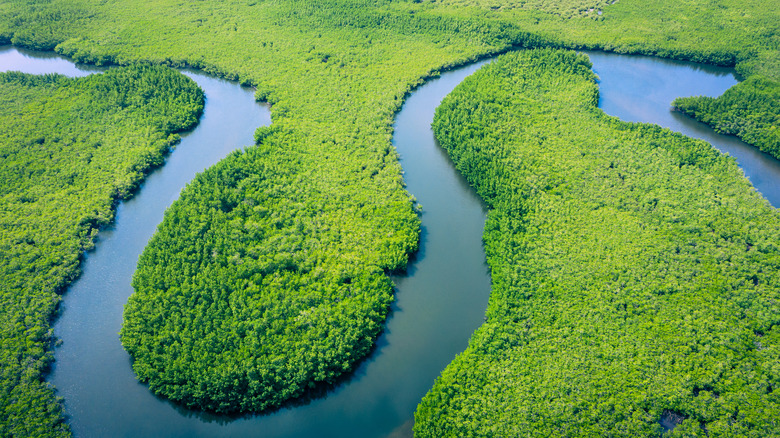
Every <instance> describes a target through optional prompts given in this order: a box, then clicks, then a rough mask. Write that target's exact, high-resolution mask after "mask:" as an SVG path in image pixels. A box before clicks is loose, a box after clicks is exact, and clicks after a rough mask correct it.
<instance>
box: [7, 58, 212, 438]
mask: <svg viewBox="0 0 780 438" xmlns="http://www.w3.org/2000/svg"><path fill="white" fill-rule="evenodd" d="M203 103H204V97H203V92H202V91H201V90H200V88H198V86H197V85H196V84H195V83H194V82H193V81H192V80H190V79H189V78H187V77H186V76H184V75H182V74H180V73H178V72H176V71H175V70H172V69H170V68H167V67H161V66H149V65H146V66H144V65H138V66H133V67H123V68H117V69H112V70H110V71H108V72H106V73H105V74H98V75H90V76H88V77H85V78H78V79H71V78H67V77H64V76H60V75H42V76H36V75H27V74H22V73H18V72H9V73H0V126H2V131H3V136H2V138H0V154H2V158H3V164H2V166H0V197H1V198H0V199H2V201H0V202H1V204H0V205H2V208H0V248H1V249H0V251H1V252H2V254H3V262H2V263H0V309H2V311H1V312H0V339H2V344H0V345H2V348H0V373H1V374H0V376H1V377H2V378H1V379H0V401H2V404H1V405H0V435H1V436H68V435H69V431H68V427H67V425H66V424H65V423H64V422H63V418H62V412H61V411H62V407H61V405H60V403H58V402H57V401H56V400H55V398H54V391H53V388H52V387H51V385H49V384H48V383H46V382H44V381H43V380H42V374H43V373H44V372H45V371H46V370H47V368H48V367H49V365H50V364H51V361H52V350H51V342H52V332H51V328H50V319H51V318H52V317H53V315H54V314H55V310H56V308H57V305H58V303H59V301H60V293H61V292H62V291H63V290H64V288H65V287H66V286H67V285H68V284H69V283H70V282H71V281H72V280H73V279H75V278H76V277H78V275H79V273H80V271H79V264H80V261H81V255H82V253H83V252H84V251H85V250H89V249H91V248H92V247H93V246H94V240H95V236H96V235H97V231H98V229H99V228H100V227H102V226H105V225H107V224H108V223H110V222H111V221H112V219H113V216H114V207H115V205H116V202H117V200H119V199H126V198H128V197H129V196H132V193H133V190H134V188H135V187H136V186H137V185H138V183H139V182H140V181H141V180H142V179H143V177H144V174H145V173H146V172H148V171H149V170H150V169H152V168H154V167H156V166H159V165H161V164H162V163H163V161H164V158H165V155H166V153H167V152H168V150H169V149H170V148H171V146H173V145H175V144H176V143H177V141H178V139H179V137H178V134H176V132H178V131H182V130H184V129H187V128H190V127H192V126H194V125H195V124H196V123H197V121H198V118H199V117H200V113H201V111H202V109H203Z"/></svg>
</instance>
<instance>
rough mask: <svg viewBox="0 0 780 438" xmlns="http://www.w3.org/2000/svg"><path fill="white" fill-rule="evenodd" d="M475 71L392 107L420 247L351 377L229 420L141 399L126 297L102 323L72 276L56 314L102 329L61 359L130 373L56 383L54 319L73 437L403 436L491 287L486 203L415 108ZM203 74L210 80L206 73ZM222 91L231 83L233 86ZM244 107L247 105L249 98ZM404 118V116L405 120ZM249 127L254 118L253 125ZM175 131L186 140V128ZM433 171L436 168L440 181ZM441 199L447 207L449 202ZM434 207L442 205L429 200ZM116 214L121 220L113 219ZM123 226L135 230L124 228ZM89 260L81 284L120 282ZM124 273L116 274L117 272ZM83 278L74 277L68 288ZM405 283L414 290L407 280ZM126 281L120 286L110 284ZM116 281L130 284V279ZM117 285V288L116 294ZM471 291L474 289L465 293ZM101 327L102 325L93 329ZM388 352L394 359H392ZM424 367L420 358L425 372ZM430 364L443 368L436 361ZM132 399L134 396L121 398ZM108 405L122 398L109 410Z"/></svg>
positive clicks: (430, 104) (106, 303)
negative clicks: (91, 391)
mask: <svg viewBox="0 0 780 438" xmlns="http://www.w3.org/2000/svg"><path fill="white" fill-rule="evenodd" d="M476 68H477V67H476V66H475V65H470V66H466V67H460V68H457V69H455V70H449V71H446V72H444V73H442V74H441V75H440V76H439V77H438V78H436V79H432V80H429V81H426V82H425V83H424V84H423V85H421V86H419V87H417V88H415V89H414V90H412V91H411V92H410V93H409V95H408V96H407V99H406V101H405V102H404V105H403V107H402V109H401V111H399V113H398V114H396V123H395V125H394V127H395V134H394V137H393V144H394V145H395V147H396V148H397V150H398V151H399V153H400V154H401V163H402V165H403V168H404V171H405V180H406V182H407V190H408V191H409V193H411V194H412V195H414V196H415V197H416V198H417V199H418V201H419V202H420V203H421V205H422V206H423V208H424V209H423V224H422V233H421V237H420V240H421V242H420V250H419V252H418V253H417V255H416V256H415V257H414V258H413V260H412V263H410V265H409V268H408V272H407V275H404V276H398V277H393V280H394V281H395V283H396V285H397V291H396V302H395V303H394V304H393V311H392V313H391V314H390V316H389V317H388V319H387V321H386V325H385V330H384V332H383V333H382V334H381V335H380V337H379V339H378V340H377V345H376V348H375V350H374V352H373V353H372V354H371V355H370V356H369V357H368V358H366V359H365V361H364V362H362V363H361V365H360V366H359V367H358V368H357V369H356V370H355V372H354V374H353V375H352V376H349V377H348V378H347V379H346V380H347V381H346V383H344V384H342V385H339V386H338V387H336V388H334V389H332V390H331V391H329V393H328V396H327V397H326V398H321V399H316V400H313V401H311V402H310V403H308V404H306V405H304V406H297V407H295V408H294V409H282V410H280V411H277V412H272V413H269V414H267V415H261V416H254V417H242V418H238V419H236V418H231V417H225V416H213V415H210V414H202V413H197V412H190V411H187V410H184V409H181V408H179V407H177V406H174V405H172V404H170V403H169V402H166V401H163V400H160V399H157V398H155V397H154V396H153V395H151V393H149V391H148V388H146V387H145V386H144V385H141V384H139V383H138V382H137V381H136V380H135V376H134V375H133V374H132V371H131V370H130V366H129V358H128V356H127V354H126V353H125V352H124V350H123V349H122V348H121V345H120V344H119V340H118V336H117V335H116V333H117V332H118V331H119V325H121V308H122V305H123V304H124V301H125V300H126V296H125V298H124V300H119V301H120V303H119V305H118V309H119V312H118V314H119V318H118V320H117V321H115V322H111V321H103V320H104V319H106V318H105V315H103V313H105V311H106V309H107V308H110V309H111V312H112V314H114V313H116V312H115V308H116V307H117V304H116V303H115V301H116V300H110V299H109V298H107V296H104V294H101V293H100V292H98V291H95V290H91V289H92V287H91V286H83V289H85V290H84V292H82V293H81V294H82V297H81V298H78V299H74V298H73V297H74V296H76V293H74V290H75V286H76V284H75V283H74V285H73V286H72V287H71V289H70V290H69V291H68V293H67V294H66V296H65V299H64V301H63V310H64V309H66V308H67V309H69V310H70V311H69V312H63V316H62V317H61V318H63V319H64V317H65V316H66V315H68V314H69V313H73V312H71V311H73V310H74V309H75V308H77V307H82V308H83V309H85V310H84V313H83V315H84V316H83V317H82V320H78V318H77V317H75V316H73V318H74V322H73V324H74V326H77V327H79V328H81V329H83V330H86V331H89V332H90V333H91V335H90V336H97V335H99V334H101V333H102V334H103V337H102V338H99V339H100V340H98V341H94V340H93V341H87V342H84V343H82V345H81V347H80V348H82V350H81V351H78V350H74V351H76V352H74V353H70V355H71V356H73V359H74V360H75V359H79V360H83V361H86V362H89V359H88V358H86V357H84V355H87V354H89V353H90V352H91V350H92V349H93V348H96V347H100V348H104V349H106V350H105V351H106V352H107V353H106V354H107V356H106V357H108V359H110V363H116V364H119V366H120V367H121V368H124V369H126V370H127V371H128V372H129V376H130V377H131V378H130V379H128V378H127V377H126V376H125V375H124V374H125V373H124V371H122V372H120V373H117V372H116V371H115V370H114V369H113V368H107V369H105V370H101V368H104V366H103V364H105V363H107V362H108V361H107V360H102V359H100V360H95V361H94V362H95V363H93V364H92V365H94V369H96V370H97V371H98V372H97V373H95V372H89V371H81V372H75V373H73V374H75V375H76V376H77V377H79V378H80V379H81V381H76V382H71V383H70V384H68V383H66V382H67V381H66V380H64V378H63V380H62V382H63V383H59V379H60V378H62V374H63V373H64V372H65V368H66V366H65V365H64V363H65V361H60V360H61V356H62V355H63V351H66V349H67V348H71V347H72V348H74V349H75V348H77V346H76V345H74V344H77V342H75V341H68V340H67V339H66V338H64V336H62V335H63V332H62V330H64V329H63V328H62V327H61V325H62V321H58V323H57V328H56V330H57V332H56V335H57V336H58V337H62V338H63V339H64V345H63V347H61V348H59V349H57V350H56V353H57V360H58V362H57V363H56V364H55V367H54V371H53V374H52V378H51V380H52V381H54V383H59V384H58V385H57V386H58V389H59V394H60V395H64V396H65V398H66V406H67V407H68V413H69V414H70V415H71V424H72V427H73V430H74V434H75V435H83V436H92V435H100V434H109V433H110V434H114V435H116V434H119V435H122V434H124V435H128V436H130V435H142V434H146V435H152V434H153V435H160V434H163V435H168V436H194V435H195V436H198V435H200V436H221V435H237V434H240V435H248V436H259V435H262V436H311V435H312V434H317V435H319V436H344V435H345V434H347V435H349V434H354V436H387V435H388V433H390V434H392V435H393V436H406V435H408V434H410V432H411V423H410V421H411V418H412V414H413V411H414V407H415V406H416V404H417V402H418V401H419V399H420V398H421V396H422V394H424V393H425V392H426V391H427V390H428V389H429V388H430V385H431V383H432V381H433V379H434V378H435V377H436V376H437V375H438V374H439V373H440V372H441V370H442V369H443V368H444V366H445V365H446V364H447V363H449V361H450V360H451V359H452V357H454V355H455V354H456V353H458V352H460V351H462V350H463V349H464V348H465V346H466V344H467V342H468V339H469V337H470V336H471V333H472V332H473V330H474V329H475V328H476V327H478V326H479V325H480V324H481V323H482V319H483V316H484V309H485V307H486V305H487V298H488V294H489V288H490V280H489V277H488V275H487V266H486V265H485V263H484V252H483V251H482V249H481V246H482V240H481V239H482V225H483V224H484V210H483V207H482V203H481V200H479V199H478V198H477V197H476V195H475V194H474V193H473V191H471V189H470V188H469V187H468V186H467V184H466V183H465V181H464V180H463V178H462V177H461V176H460V175H459V174H457V173H456V172H455V170H454V169H453V168H452V166H451V163H450V162H449V158H448V157H446V153H444V151H442V150H441V149H440V148H438V146H437V145H436V144H435V141H433V135H432V133H431V132H430V126H429V125H430V121H427V122H426V118H425V117H423V115H422V113H424V112H425V111H430V115H431V117H432V114H433V110H434V109H435V108H436V106H438V102H439V101H440V99H441V98H442V97H444V95H446V94H448V93H449V90H451V89H452V88H454V86H455V85H457V83H459V82H460V80H462V78H463V77H465V76H466V75H468V74H469V73H470V71H473V70H475V69H476ZM204 77H205V76H204ZM207 79H209V80H214V81H219V80H218V79H213V78H207ZM223 82H225V81H223ZM230 86H231V87H233V88H237V87H235V86H234V84H232V83H231V84H230ZM206 93H207V107H206V110H205V116H204V117H206V116H208V114H209V113H208V111H209V106H208V105H209V104H208V102H209V99H210V98H212V97H214V98H215V97H216V96H215V95H214V92H209V91H208V90H206ZM426 93H430V95H428V96H426ZM437 96H440V97H437ZM417 100H420V101H422V102H423V103H425V104H426V105H427V106H426V110H425V111H423V110H422V109H420V110H419V111H418V112H410V113H408V115H407V113H406V112H405V111H406V110H407V109H408V108H411V107H413V106H414V105H417V104H416V103H415V101H417ZM252 104H254V101H253V99H252ZM405 119H408V120H406V121H404V120H405ZM204 120H205V119H204ZM403 123H409V124H410V125H414V129H412V130H410V131H409V133H408V134H404V129H403V128H402V126H401V125H402V124H403ZM254 124H255V125H256V121H255V123H254ZM199 126H200V125H199ZM254 127H255V126H252V127H251V129H250V130H249V131H250V137H249V138H250V140H249V141H248V142H245V143H244V144H252V143H253V141H252V140H251V138H252V137H251V136H252V135H253V132H254ZM426 132H427V134H426ZM404 136H405V137H407V139H408V141H409V143H408V144H407V146H404V143H403V142H405V141H406V140H403V137H404ZM423 136H428V137H429V138H428V139H427V140H426V146H424V147H423V146H420V144H418V143H417V141H418V140H419V139H420V138H421V137H423ZM183 137H185V138H186V137H188V135H185V136H183ZM428 141H430V142H431V143H428ZM178 148H180V149H186V146H184V145H183V144H180V145H179V147H178ZM415 154H416V155H415ZM174 155H176V156H177V157H178V156H179V155H177V154H172V155H171V156H170V157H169V162H168V164H167V165H166V166H164V167H163V168H162V169H168V168H169V165H170V164H171V161H172V160H173V156H174ZM181 156H182V160H185V159H186V158H187V157H188V154H184V155H181ZM189 157H190V158H191V157H192V155H191V154H190V155H189ZM426 160H435V161H433V162H429V161H426ZM436 172H444V173H445V174H446V176H443V175H441V174H439V173H436ZM157 173H159V172H156V173H155V174H152V175H150V177H149V180H147V182H145V183H144V184H143V189H142V190H140V191H139V193H138V194H137V195H136V198H134V200H131V201H129V202H126V203H121V204H120V205H119V207H118V209H117V213H116V215H117V219H116V222H115V224H116V225H114V226H112V227H111V228H109V229H108V230H105V231H104V232H103V233H101V234H100V243H99V245H98V249H97V251H96V252H95V253H94V254H91V255H90V256H88V259H89V260H91V259H98V258H99V257H98V254H99V253H100V254H103V253H105V254H106V255H107V257H105V258H107V259H111V260H113V259H115V258H116V257H118V255H119V254H120V253H121V251H117V250H113V251H112V250H109V249H104V248H103V247H104V246H106V243H107V242H108V240H109V239H113V238H115V239H119V237H115V236H118V235H119V234H120V232H121V231H122V227H125V224H126V222H125V221H126V219H124V218H125V217H126V216H130V215H131V214H130V210H131V207H130V206H127V204H131V203H137V204H139V205H142V204H144V203H143V202H140V201H137V199H138V198H140V196H141V194H142V193H146V192H150V191H153V189H148V188H147V187H149V186H150V185H151V183H150V182H149V181H150V180H151V179H152V178H153V177H155V175H157ZM431 183H433V184H438V185H440V186H441V187H443V188H444V189H447V188H452V187H455V188H456V189H457V190H458V191H462V192H463V193H464V194H465V195H464V197H463V198H459V199H454V198H452V197H451V196H449V195H443V194H441V193H439V192H437V191H436V190H439V189H435V190H433V191H432V192H430V193H429V194H426V193H425V191H426V190H427V189H426V185H429V184H431ZM418 184H419V188H418ZM155 195H157V196H160V194H159V193H155ZM162 196H166V195H162ZM167 196H169V199H166V200H165V201H167V202H168V203H170V202H172V201H173V200H174V199H175V198H176V197H177V196H178V190H174V191H173V192H172V193H171V194H169V195H167ZM446 201H451V202H450V203H449V204H447V203H446ZM440 203H441V205H439V204H440ZM467 204H468V205H470V207H469V208H471V209H472V210H470V212H469V213H463V212H462V211H463V210H460V208H461V207H463V206H465V205H467ZM161 216H162V213H160V218H161ZM120 220H121V221H122V222H121V226H120V222H119V221H120ZM438 221H449V225H446V226H444V227H438V226H436V224H437V223H438ZM158 222H159V220H158V221H157V223H158ZM466 223H468V224H469V225H466ZM474 224H476V227H475V228H476V230H475V231H474V230H472V231H469V232H468V233H464V232H463V231H464V229H466V227H467V226H471V227H474ZM148 225H149V224H145V225H144V226H148ZM129 226H130V227H132V228H133V229H134V228H135V227H133V226H132V225H129ZM155 227H156V223H152V224H151V229H152V231H153V229H154V228H155ZM131 234H132V233H131ZM465 234H468V236H465ZM149 235H151V234H149ZM453 236H456V238H454V237H453ZM147 239H148V237H147ZM465 240H469V242H465ZM145 241H146V239H137V238H135V239H133V238H132V236H130V237H128V238H125V240H123V241H120V242H119V243H118V244H117V245H118V246H117V247H116V248H118V249H121V250H124V248H126V247H129V246H131V245H138V244H141V245H140V249H139V251H138V252H139V253H140V250H142V249H143V243H145ZM448 244H456V245H461V244H464V245H466V246H468V247H469V248H473V247H475V246H476V247H478V249H477V250H476V254H475V253H469V254H468V256H469V260H468V261H466V262H465V263H454V262H453V261H452V259H451V256H453V255H458V254H460V253H465V252H466V251H468V250H461V249H457V248H458V247H457V246H456V247H455V249H453V247H447V246H446V245H448ZM101 251H102V252H101ZM436 254H438V257H437V256H436ZM90 263H92V262H90ZM131 265H132V266H131V267H130V268H129V269H130V270H129V273H127V278H128V279H129V276H131V275H132V272H133V270H134V267H135V259H134V258H133V261H132V263H131ZM91 266H92V265H91V264H90V266H89V267H88V266H87V262H86V261H85V263H84V265H83V270H84V274H83V275H82V279H83V278H84V277H85V276H86V275H87V270H88V269H89V270H90V272H91V271H96V272H95V273H94V275H96V276H97V277H98V279H108V280H111V281H120V280H119V279H118V278H116V277H117V275H118V274H117V272H116V270H114V269H111V268H109V267H101V266H96V267H91ZM469 269H471V270H469ZM125 270H126V269H125ZM458 274H460V275H463V276H464V277H465V279H464V277H460V278H459V277H455V276H456V275H458ZM122 275H125V273H124V272H123V273H122ZM426 276H427V277H426ZM442 278H444V279H445V280H442ZM81 281H82V280H79V281H77V283H79V282H81ZM470 282H471V283H470ZM120 283H121V281H120ZM415 284H417V285H416V286H415ZM124 287H125V286H119V287H118V288H124ZM126 287H128V288H129V280H128V281H127V286H126ZM455 288H461V290H464V292H465V293H463V294H461V295H463V296H460V295H458V296H457V297H456V296H455V295H454V294H452V291H453V290H454V289H455ZM418 289H419V290H418ZM107 290H108V291H112V290H113V289H112V287H108V288H107ZM123 290H125V291H126V289H123ZM473 291H478V292H477V293H472V292H473ZM130 292H132V289H130ZM456 307H457V308H459V309H461V310H462V311H463V312H466V313H465V314H467V315H468V316H467V317H464V316H462V315H461V316H459V314H456V310H455V308H456ZM433 313H437V314H443V315H444V316H449V317H450V318H449V319H447V321H461V320H464V319H465V320H468V321H469V323H468V324H472V325H473V327H466V326H459V327H457V328H456V327H454V326H453V324H452V322H443V321H442V320H440V319H434V318H431V315H432V314H433ZM98 320H100V321H98ZM404 321H406V323H405V322H404ZM99 324H102V326H99ZM423 324H424V325H426V326H430V327H433V328H434V329H435V330H438V331H439V332H440V334H443V335H445V336H447V337H446V338H438V339H433V340H431V339H430V338H425V337H423V336H422V335H421V334H420V333H422V332H423V328H422V325H423ZM100 327H108V328H107V329H101V328H100ZM101 330H103V331H101ZM106 330H107V331H106ZM90 339H94V338H90ZM412 352H418V353H420V352H421V353H422V356H421V357H420V358H418V357H415V356H414V355H413V354H412ZM393 356H394V357H395V359H392V357H393ZM434 356H435V357H434ZM422 362H425V363H424V365H425V366H424V367H423V366H422V365H423V364H422ZM439 363H441V365H437V364H439ZM420 368H425V370H424V371H420ZM118 374H122V375H118ZM77 383H78V384H77ZM80 384H85V385H89V386H90V387H95V388H97V389H95V394H97V396H98V397H109V398H107V399H101V398H97V399H96V400H95V401H92V402H91V403H93V404H91V405H90V402H89V401H88V400H86V399H85V397H86V396H84V395H79V394H80V393H78V392H77V390H78V391H81V390H82V389H83V388H82V387H80V386H79V385H80ZM101 385H107V386H102V388H105V387H109V388H113V389H112V391H110V393H109V394H103V393H105V392H109V391H105V390H101V389H100V388H101ZM420 388H422V389H420ZM69 394H70V395H69ZM380 394H384V395H380ZM134 397H135V398H134ZM136 398H137V402H131V401H132V400H136ZM111 400H114V401H111ZM117 401H121V402H124V403H127V404H124V405H118V404H117V403H116V402H117ZM76 406H82V407H81V408H78V409H75V410H74V409H73V408H74V407H76ZM98 418H100V420H98ZM109 425H110V427H109Z"/></svg>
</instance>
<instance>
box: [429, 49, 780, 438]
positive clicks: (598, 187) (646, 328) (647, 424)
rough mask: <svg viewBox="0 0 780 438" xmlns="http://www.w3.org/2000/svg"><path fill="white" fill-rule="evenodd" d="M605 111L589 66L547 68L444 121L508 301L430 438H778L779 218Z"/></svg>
mask: <svg viewBox="0 0 780 438" xmlns="http://www.w3.org/2000/svg"><path fill="white" fill-rule="evenodd" d="M597 101H598V88H597V86H596V84H595V76H594V74H593V73H592V71H591V69H590V62H589V61H588V59H587V57H586V56H584V55H577V54H575V53H572V52H566V51H555V50H536V51H525V52H518V53H511V54H508V55H504V56H502V57H500V58H498V59H496V60H495V61H493V62H492V63H491V64H490V65H488V66H486V67H484V68H483V69H481V70H480V71H478V72H477V73H475V74H474V75H472V76H471V77H469V78H467V79H466V80H465V81H464V82H463V83H461V84H460V85H459V86H458V87H457V88H456V89H455V91H453V93H451V94H450V95H449V96H448V97H447V98H445V100H444V101H443V102H442V105H441V106H440V107H439V109H438V110H437V113H436V117H435V119H434V125H433V126H434V131H435V133H436V137H437V139H438V140H439V142H440V144H441V145H442V147H443V148H444V149H446V150H447V152H448V153H449V155H450V157H452V159H453V161H454V163H455V165H456V167H457V168H458V170H460V171H461V172H462V173H463V174H464V175H465V176H466V178H467V179H468V180H469V183H471V184H472V185H473V186H474V187H475V188H476V190H477V192H478V193H479V194H480V196H481V197H482V198H483V199H484V200H485V202H486V203H487V204H488V206H489V208H490V212H489V214H488V221H487V224H486V226H485V235H484V240H485V246H486V253H487V256H488V264H489V265H490V269H491V275H492V280H493V289H492V292H491V297H490V304H489V307H488V311H487V319H486V322H485V324H484V325H483V326H482V327H481V328H480V329H478V330H477V332H476V333H475V334H474V335H473V337H472V339H471V342H470V344H469V347H468V349H467V350H466V351H465V352H464V353H462V354H460V355H459V356H458V357H457V358H456V359H455V361H453V363H452V364H450V366H449V367H448V368H447V369H446V370H445V371H444V372H443V373H442V376H441V377H440V378H439V379H438V380H437V382H436V384H435V385H434V387H433V389H432V390H431V391H430V392H429V393H428V395H426V397H425V398H424V399H423V401H422V403H421V404H420V406H419V407H418V410H417V413H416V415H415V435H416V436H421V437H427V436H625V437H636V436H661V435H662V434H663V433H664V426H663V425H667V426H668V428H673V429H674V430H673V432H672V433H671V434H670V435H668V436H702V437H703V436H710V437H713V436H752V437H765V436H776V435H778V434H780V424H778V423H777V418H780V399H779V398H778V393H777V388H778V387H779V386H780V361H778V354H780V331H779V330H778V324H780V307H778V299H780V288H778V286H780V273H779V272H780V271H778V267H779V266H778V263H780V248H778V246H777V242H778V239H779V238H780V215H778V213H777V211H776V210H775V209H774V208H772V207H771V206H770V205H769V203H768V202H767V201H766V200H765V199H763V198H762V197H761V196H760V195H759V194H758V193H756V191H755V190H754V189H753V188H752V187H751V186H750V184H749V182H748V181H747V180H746V179H745V178H744V176H743V175H742V172H741V171H740V170H739V168H738V167H737V165H736V163H735V162H734V160H733V159H732V158H730V157H727V156H723V155H721V154H720V153H718V152H717V151H716V150H714V149H713V148H712V147H711V146H710V145H708V144H706V143H704V142H702V141H698V140H692V139H690V138H687V137H684V136H682V135H680V134H676V133H673V132H671V131H668V130H665V129H661V128H659V127H657V126H653V125H645V124H631V123H625V122H621V121H619V120H617V119H615V118H612V117H609V116H606V115H605V114H604V113H603V112H602V111H601V110H598V109H597V107H596V104H597ZM675 426H676V427H675Z"/></svg>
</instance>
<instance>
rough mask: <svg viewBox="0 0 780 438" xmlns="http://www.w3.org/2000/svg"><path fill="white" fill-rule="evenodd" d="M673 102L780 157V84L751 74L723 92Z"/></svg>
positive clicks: (723, 131)
mask: <svg viewBox="0 0 780 438" xmlns="http://www.w3.org/2000/svg"><path fill="white" fill-rule="evenodd" d="M673 106H674V107H675V109H676V110H678V111H680V112H681V113H682V114H685V115H687V116H689V117H692V118H694V119H696V120H699V121H700V122H703V123H705V124H707V125H709V126H711V127H712V128H713V129H714V130H715V131H716V132H719V133H723V134H728V135H733V136H735V137H737V138H739V139H741V140H743V141H744V142H746V143H748V144H751V145H753V146H755V147H756V148H758V149H759V150H761V151H763V152H766V153H768V154H769V155H771V156H773V157H775V158H778V159H780V130H778V127H780V84H778V83H777V82H772V81H770V80H768V79H766V78H763V77H755V76H754V77H751V78H749V79H747V80H746V81H744V82H741V83H739V84H737V85H736V86H734V87H732V88H730V89H729V90H727V91H726V92H725V93H723V95H722V96H719V97H717V98H711V97H703V96H699V97H683V98H678V99H675V101H674V102H673Z"/></svg>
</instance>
